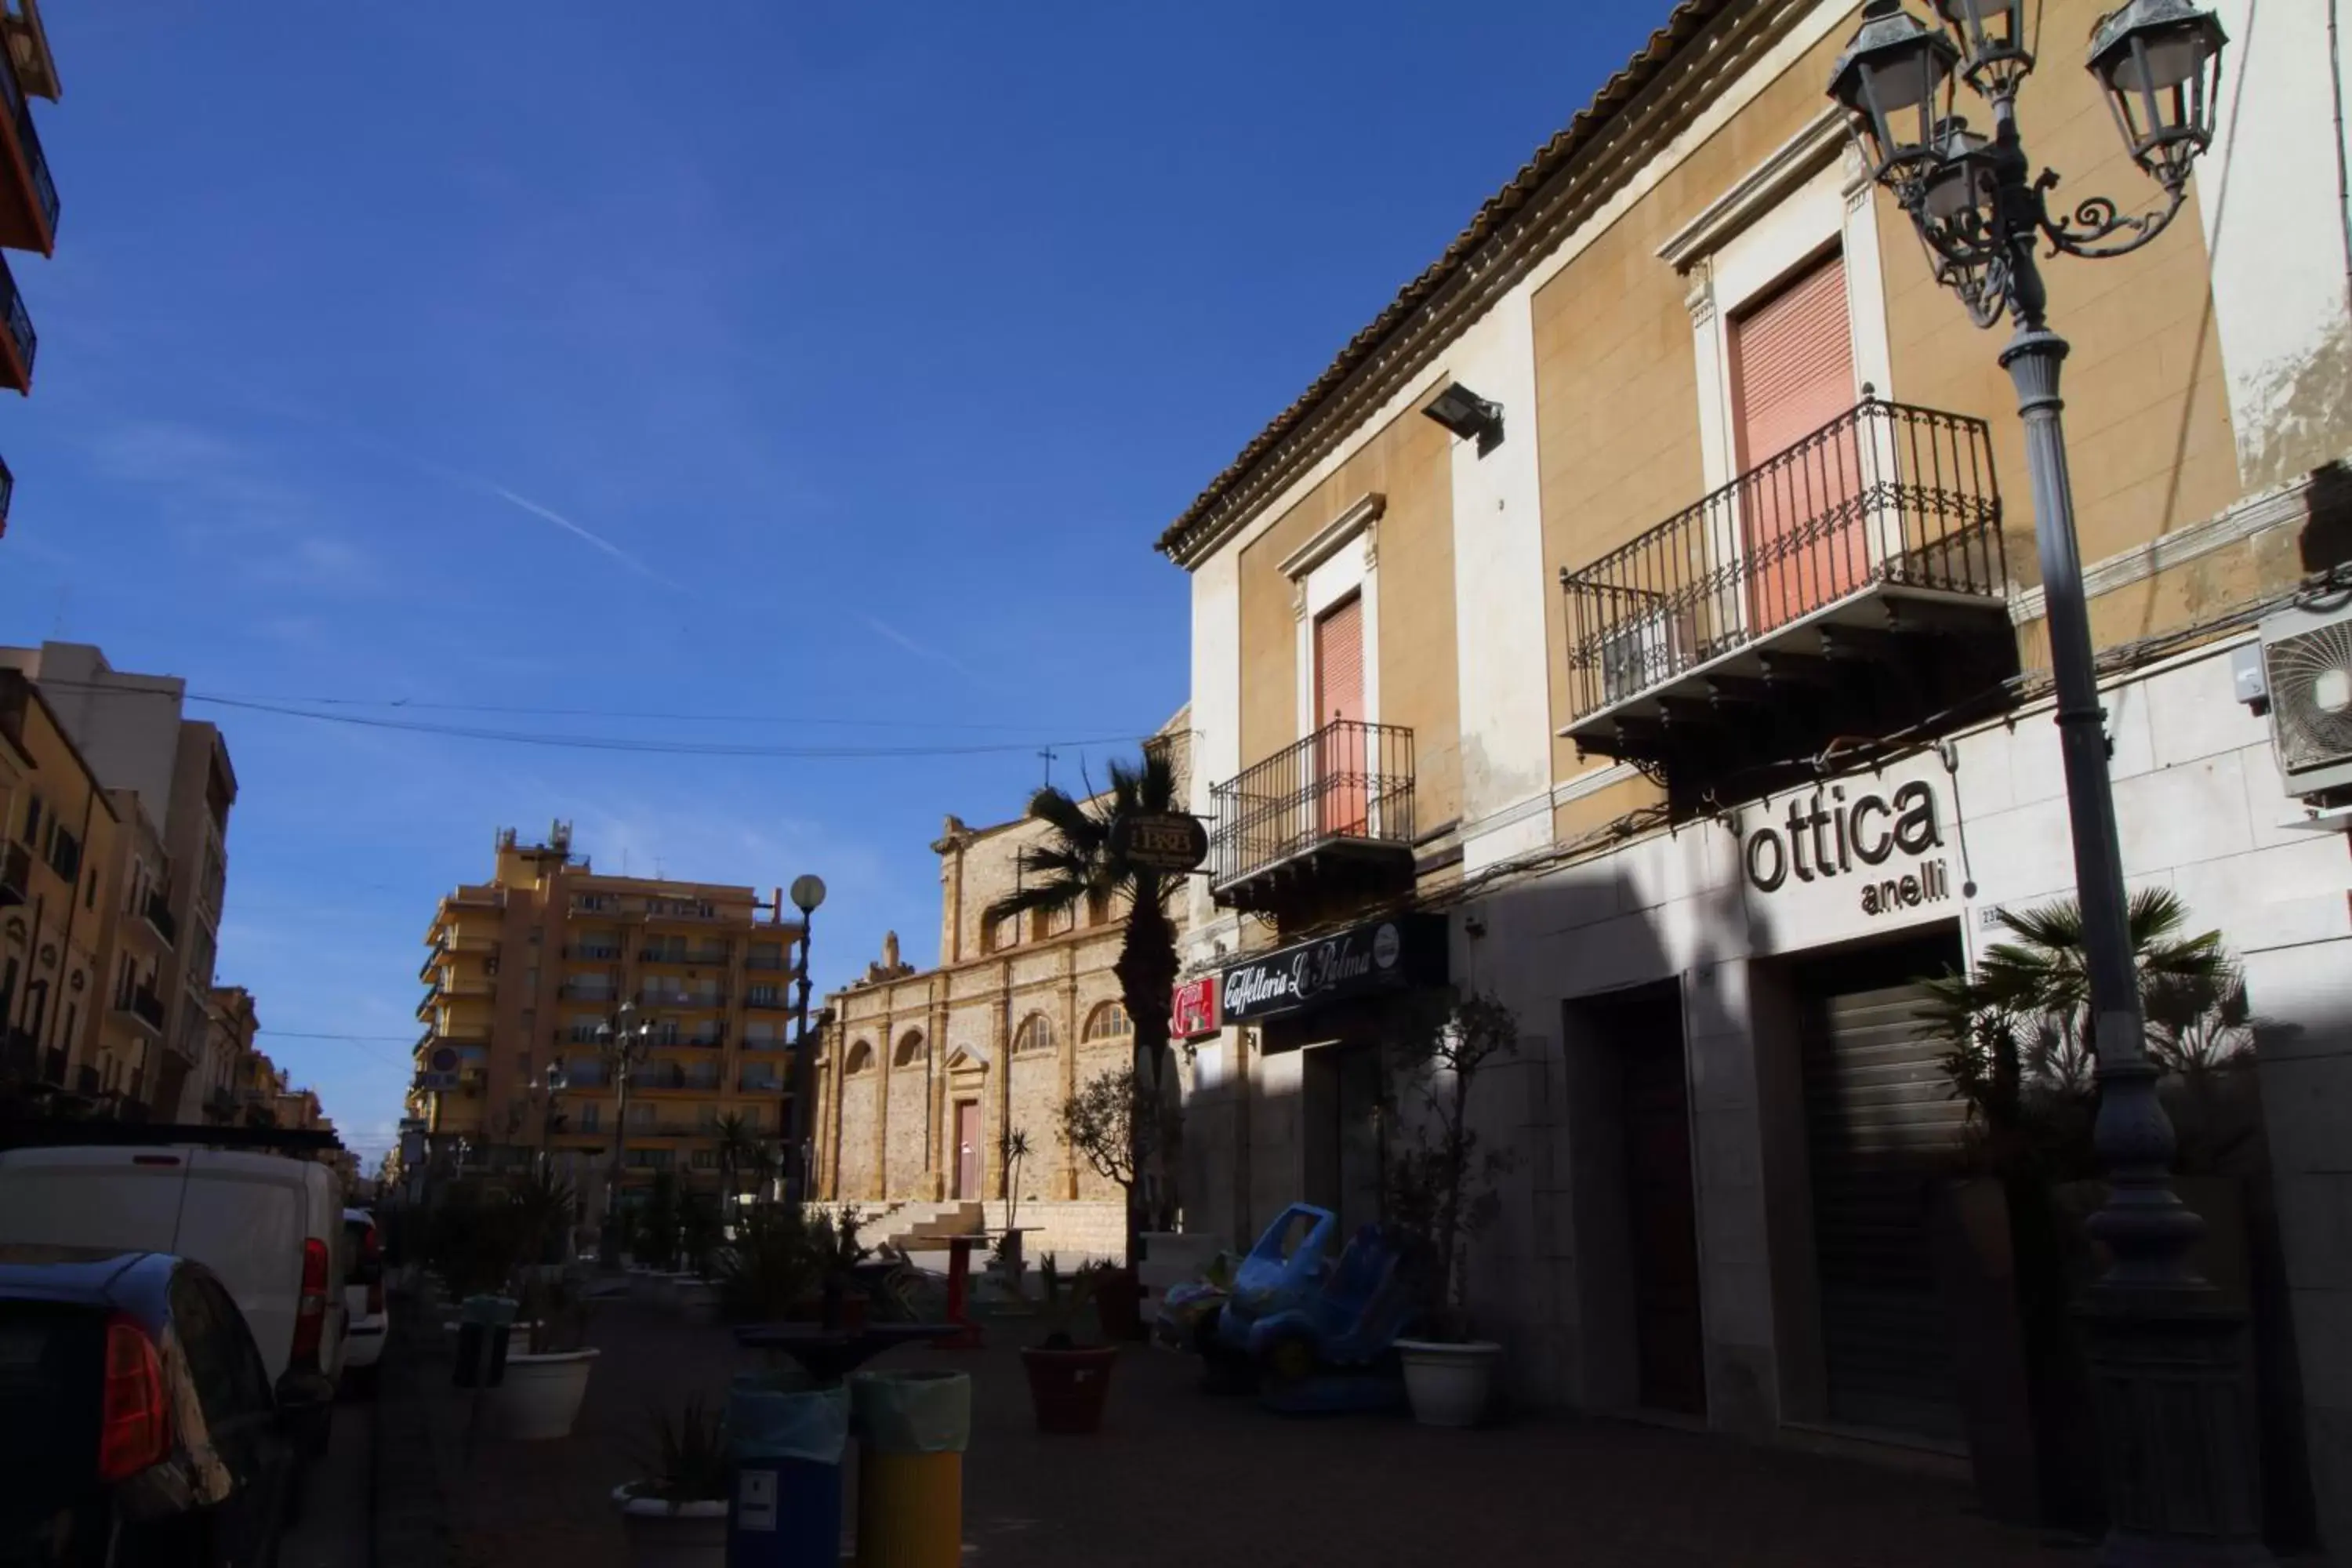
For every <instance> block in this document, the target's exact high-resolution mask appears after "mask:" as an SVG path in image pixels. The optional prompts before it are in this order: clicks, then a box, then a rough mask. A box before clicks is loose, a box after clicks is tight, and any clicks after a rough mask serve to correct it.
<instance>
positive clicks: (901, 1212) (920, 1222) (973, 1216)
mask: <svg viewBox="0 0 2352 1568" xmlns="http://www.w3.org/2000/svg"><path fill="white" fill-rule="evenodd" d="M987 1214H988V1211H987V1209H986V1207H985V1206H984V1205H982V1204H979V1203H977V1202H971V1201H963V1202H957V1201H952V1200H951V1201H950V1202H947V1203H937V1204H902V1205H899V1206H898V1209H896V1210H895V1211H893V1212H892V1214H891V1215H890V1234H889V1236H888V1237H887V1240H888V1242H889V1244H890V1245H891V1246H892V1247H898V1248H899V1249H900V1250H902V1251H903V1250H905V1249H907V1248H908V1247H910V1246H912V1245H914V1244H915V1243H917V1242H923V1241H936V1240H938V1239H939V1238H940V1237H947V1236H973V1235H977V1234H978V1233H979V1232H980V1231H981V1230H982V1229H983V1228H985V1226H986V1225H987Z"/></svg>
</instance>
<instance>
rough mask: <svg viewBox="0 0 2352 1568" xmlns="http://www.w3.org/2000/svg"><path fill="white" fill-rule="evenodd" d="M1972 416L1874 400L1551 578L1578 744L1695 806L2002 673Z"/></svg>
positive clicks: (1996, 555) (1996, 529)
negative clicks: (1736, 783)
mask: <svg viewBox="0 0 2352 1568" xmlns="http://www.w3.org/2000/svg"><path fill="white" fill-rule="evenodd" d="M2000 519H2001V504H2000V489H1999V486H1998V485H1997V484H1996V482H1995V480H1994V476H1993V467H1992V450H1991V444H1990V438H1989V437H1988V434H1987V431H1986V427H1985V424H1984V422H1983V421H1982V420H1979V419H1973V418H1969V417H1968V416H1965V415H1958V414H1948V413H1944V412H1941V411H1939V410H1937V409H1931V408H1919V407H1914V406H1910V405H1904V404H1895V403H1887V402H1885V401H1882V400H1880V399H1877V398H1865V399H1864V401H1863V402H1862V403H1861V404H1859V405H1856V406H1855V407H1854V408H1853V409H1852V410H1851V411H1849V412H1848V413H1846V414H1844V415H1842V416H1839V417H1838V418H1837V419H1835V420H1833V421H1832V422H1831V423H1830V424H1828V425H1825V426H1822V428H1821V429H1819V430H1817V431H1815V432H1814V433H1813V434H1812V435H1811V436H1808V437H1805V439H1804V440H1802V441H1800V442H1799V443H1797V445H1795V446H1794V447H1790V448H1789V449H1788V450H1787V451H1785V452H1782V453H1780V454H1779V455H1778V456H1776V457H1774V458H1772V459H1771V460H1770V461H1769V462H1767V463H1765V464H1763V465H1762V466H1760V467H1759V468H1754V469H1751V470H1750V471H1748V472H1747V473H1744V474H1742V475H1740V476H1739V477H1738V478H1737V479H1734V480H1732V482H1731V483H1729V484H1727V485H1726V486H1724V487H1723V488H1722V489H1718V490H1717V491H1716V492H1715V493H1714V494H1712V495H1709V496H1707V497H1706V498H1704V499H1703V500H1699V501H1697V502H1696V503H1695V504H1693V505H1692V506H1690V507H1689V508H1687V509H1685V510H1683V511H1681V512H1679V513H1677V514H1675V516H1673V517H1671V518H1668V519H1667V520H1666V521H1664V522H1663V523H1660V524H1659V525H1658V526H1657V527H1655V528H1653V529H1651V530H1650V531H1648V532H1646V533H1644V534H1643V535H1642V536H1641V537H1639V538H1638V539H1635V540H1634V541H1633V542H1631V543H1629V544H1626V545H1624V546H1623V547H1622V548H1620V549H1618V550H1615V551H1612V552H1610V553H1609V554H1607V555H1604V556H1602V557H1601V559H1600V560H1598V561H1595V562H1593V563H1591V564H1590V565H1588V566H1584V567H1581V568H1578V569H1575V570H1570V571H1563V572H1562V573H1561V574H1560V584H1561V589H1562V593H1563V596H1564V601H1565V613H1566V617H1567V648H1568V701H1569V710H1570V714H1571V715H1572V717H1571V719H1570V723H1569V724H1568V726H1567V727H1566V728H1565V729H1563V730H1562V731H1560V734H1561V735H1562V736H1563V737H1564V738H1566V739H1568V740H1571V741H1573V742H1576V745H1577V749H1578V751H1579V752H1580V753H1584V754H1588V755H1600V756H1605V757H1610V758H1613V759H1615V760H1617V761H1620V762H1624V763H1632V764H1633V765H1635V766H1637V767H1639V768H1641V769H1642V770H1643V772H1644V773H1649V774H1650V775H1651V776H1652V777H1654V778H1658V779H1662V780H1664V782H1665V784H1667V786H1668V788H1669V790H1670V792H1673V793H1674V794H1675V795H1678V796H1680V797H1682V798H1684V799H1685V800H1696V799H1697V798H1699V796H1700V795H1702V794H1703V793H1704V792H1705V791H1706V789H1707V788H1708V787H1710V786H1711V785H1712V784H1713V783H1714V782H1715V781H1717V780H1727V779H1731V778H1734V777H1737V778H1738V779H1739V780H1740V781H1741V787H1742V789H1743V792H1744V793H1748V794H1753V793H1755V791H1756V788H1758V787H1769V784H1767V783H1766V781H1765V780H1764V778H1763V777H1762V774H1763V773H1769V772H1771V771H1772V770H1774V769H1775V768H1776V767H1781V766H1785V765H1786V764H1790V763H1798V762H1801V760H1802V759H1805V758H1808V757H1811V756H1812V755H1814V754H1815V753H1817V752H1819V751H1820V750H1821V749H1822V747H1824V746H1825V745H1827V744H1829V743H1830V742H1832V741H1836V740H1839V739H1841V738H1843V737H1851V736H1874V735H1889V734H1893V733H1895V731H1899V730H1904V729H1906V727H1909V726H1912V725H1916V723H1918V722H1919V721H1922V720H1924V719H1926V718H1927V716H1928V715H1930V714H1937V713H1944V712H1947V711H1948V710H1951V709H1952V708H1953V707H1954V706H1955V705H1957V704H1964V703H1966V702H1968V701H1969V700H1971V699H1972V698H1974V697H1979V696H1982V695H1984V694H1986V693H1987V692H1988V691H1989V690H1990V688H1991V687H1992V686H1993V685H1994V684H1995V683H1997V682H1998V681H1999V679H2000V678H2001V677H2002V676H2003V675H2006V674H2008V673H2010V672H2011V670H2013V669H2014V668H2015V660H2016V647H2015V638H2014V637H2013V635H2012V634H2011V629H2010V622H2009V607H2008V604H2007V594H2008V574H2007V570H2006V563H2005V562H2004V559H2003V556H2002V551H2001V536H2000Z"/></svg>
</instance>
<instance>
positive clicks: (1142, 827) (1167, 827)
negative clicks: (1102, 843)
mask: <svg viewBox="0 0 2352 1568" xmlns="http://www.w3.org/2000/svg"><path fill="white" fill-rule="evenodd" d="M1110 837H1111V847H1112V852H1113V853H1114V854H1116V855H1119V856H1122V857H1124V858H1126V859H1127V860H1129V862H1131V863H1132V864H1134V865H1137V866H1140V867H1142V868H1144V869H1145V870H1147V871H1158V872H1160V873H1161V874H1162V875H1164V876H1171V877H1181V876H1184V875H1186V874H1188V873H1190V872H1192V871H1195V870H1198V869H1199V868H1200V865H1201V862H1202V861H1203V860H1206V859H1207V858H1209V830H1208V829H1207V828H1206V827H1204V826H1202V825H1201V819H1200V818H1199V817H1197V816H1192V815H1191V814H1190V813H1187V812H1181V811H1139V812H1134V813H1131V814H1129V815H1127V816H1119V817H1118V818H1115V819H1114V820H1113V821H1112V823H1111V825H1110Z"/></svg>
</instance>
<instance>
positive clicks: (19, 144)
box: [0, 69, 58, 256]
mask: <svg viewBox="0 0 2352 1568" xmlns="http://www.w3.org/2000/svg"><path fill="white" fill-rule="evenodd" d="M0 143H5V151H6V154H7V155H6V157H5V159H0V165H5V168H0V246H5V247H8V248H9V249H11V250H37V251H39V252H40V253H41V254H42V255H43V256H48V255H51V254H53V253H54V252H55V251H56V250H57V247H58V187H57V183H56V182H55V181H54V180H52V179H50V178H49V160H48V157H47V154H46V153H43V152H42V151H41V136H40V132H38V131H37V130H35V129H34V126H33V109H32V105H31V104H30V103H28V102H27V101H26V98H25V89H23V88H22V87H20V86H18V85H17V82H16V72H14V71H12V70H5V69H0Z"/></svg>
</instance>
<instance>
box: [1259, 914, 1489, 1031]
mask: <svg viewBox="0 0 2352 1568" xmlns="http://www.w3.org/2000/svg"><path fill="white" fill-rule="evenodd" d="M1444 978H1445V921H1444V917H1443V916H1441V915H1430V914H1412V915H1400V916H1398V917H1396V918H1395V919H1394V920H1386V921H1369V922H1367V923H1366V924H1363V925H1360V926H1351V927H1349V929H1348V930H1346V931H1339V932H1337V933H1336V934H1334V935H1331V936H1327V937H1320V938H1318V939H1317V940H1315V941H1313V942H1299V943H1297V945H1296V946H1292V947H1281V948H1276V949H1275V950H1274V951H1273V952H1262V953H1256V954H1253V955H1252V956H1250V957H1248V958H1244V959H1243V960H1241V961H1240V962H1239V963H1231V964H1228V965H1226V966H1225V970H1224V973H1223V974H1221V975H1219V976H1218V989H1219V991H1221V992H1222V993H1223V997H1222V1000H1223V1004H1224V1015H1225V1022H1226V1023H1228V1024H1255V1023H1257V1022H1260V1021H1261V1020H1263V1019H1266V1018H1279V1017H1284V1016H1289V1015H1291V1014H1296V1013H1305V1012H1309V1011H1311V1010H1313V1009H1315V1008H1317V1007H1321V1006H1326V1005H1329V1004H1331V1003H1334V1002H1345V1001H1349V1000H1350V999H1352V998H1354V997H1358V996H1364V995H1369V994H1373V993H1375V992H1380V991H1391V990H1398V989H1402V987H1404V986H1407V985H1433V984H1440V983H1442V982H1443V981H1444Z"/></svg>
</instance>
